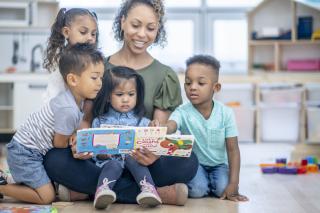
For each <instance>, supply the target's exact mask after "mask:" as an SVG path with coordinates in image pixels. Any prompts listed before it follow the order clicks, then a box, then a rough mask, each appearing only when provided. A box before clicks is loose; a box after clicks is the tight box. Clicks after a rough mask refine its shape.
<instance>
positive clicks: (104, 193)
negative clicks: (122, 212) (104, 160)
mask: <svg viewBox="0 0 320 213" xmlns="http://www.w3.org/2000/svg"><path fill="white" fill-rule="evenodd" d="M114 181H115V180H113V181H108V178H105V179H104V180H103V184H102V185H101V186H99V188H98V189H97V191H96V194H95V196H94V202H93V206H94V207H95V208H96V209H105V208H107V207H108V205H109V204H111V203H114V202H115V201H116V198H117V196H116V193H115V192H114V191H112V190H111V189H110V188H109V183H111V182H114Z"/></svg>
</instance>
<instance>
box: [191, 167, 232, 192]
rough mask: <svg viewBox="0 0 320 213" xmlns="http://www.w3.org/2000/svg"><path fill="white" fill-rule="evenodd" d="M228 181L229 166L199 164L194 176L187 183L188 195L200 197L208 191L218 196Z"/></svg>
mask: <svg viewBox="0 0 320 213" xmlns="http://www.w3.org/2000/svg"><path fill="white" fill-rule="evenodd" d="M228 183H229V167H228V166H227V165H226V164H219V165H217V166H213V167H212V166H203V165H199V167H198V170H197V174H196V176H195V177H194V178H193V179H192V180H191V181H190V182H189V183H188V184H187V185H188V188H189V197H193V198H200V197H204V196H207V195H209V194H210V193H211V194H212V195H214V196H216V197H220V196H221V195H222V193H223V192H224V190H225V188H226V187H227V185H228Z"/></svg>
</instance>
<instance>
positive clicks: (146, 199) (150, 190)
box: [137, 177, 162, 207]
mask: <svg viewBox="0 0 320 213" xmlns="http://www.w3.org/2000/svg"><path fill="white" fill-rule="evenodd" d="M140 185H141V193H140V194H138V196H137V203H138V204H139V205H143V206H150V207H155V206H158V205H160V204H162V201H161V198H160V196H159V194H158V192H157V190H156V188H155V186H154V185H152V184H150V183H149V182H147V181H146V177H144V179H143V180H141V181H140Z"/></svg>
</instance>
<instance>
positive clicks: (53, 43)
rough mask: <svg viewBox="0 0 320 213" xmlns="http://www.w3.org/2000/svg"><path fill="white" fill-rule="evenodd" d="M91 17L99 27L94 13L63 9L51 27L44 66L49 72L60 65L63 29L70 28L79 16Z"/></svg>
mask: <svg viewBox="0 0 320 213" xmlns="http://www.w3.org/2000/svg"><path fill="white" fill-rule="evenodd" d="M85 15H87V16H90V17H92V18H93V19H94V20H95V22H96V24H97V26H98V18H97V15H96V14H95V13H94V12H91V11H89V10H88V9H84V8H72V9H69V10H67V9H66V8H61V9H60V10H59V12H58V15H57V17H56V20H55V22H54V23H53V25H52V27H51V35H50V37H49V39H48V47H47V50H46V55H45V59H44V62H43V66H44V67H45V68H46V69H47V70H48V71H49V72H51V71H54V69H55V68H56V67H57V65H58V61H59V58H60V54H61V52H62V51H63V50H64V48H65V47H66V46H65V41H66V39H65V37H64V36H63V34H62V28H63V27H65V26H70V25H71V23H72V22H73V21H74V19H75V17H77V16H85ZM96 37H97V38H96V45H97V44H98V37H99V30H98V29H97V33H96Z"/></svg>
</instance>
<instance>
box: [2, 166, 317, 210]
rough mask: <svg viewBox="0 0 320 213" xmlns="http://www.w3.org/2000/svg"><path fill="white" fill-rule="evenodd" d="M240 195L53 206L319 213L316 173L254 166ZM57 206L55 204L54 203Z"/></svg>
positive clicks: (243, 180) (243, 170)
mask: <svg viewBox="0 0 320 213" xmlns="http://www.w3.org/2000/svg"><path fill="white" fill-rule="evenodd" d="M240 181H241V183H240V191H241V193H243V194H245V195H247V196H248V197H249V199H250V201H249V202H245V203H235V202H231V201H225V200H219V199H216V198H203V199H189V200H188V202H187V204H186V205H185V206H184V207H177V206H167V205H163V206H160V207H157V208H154V209H149V208H141V207H139V206H138V205H127V204H113V205H111V206H110V207H109V208H108V209H106V210H105V211H95V209H94V208H93V207H92V202H89V201H86V202H75V203H68V204H70V205H63V206H61V204H63V203H60V205H56V204H54V206H55V207H57V209H58V212H63V213H65V212H66V213H67V212H77V213H80V212H88V213H89V212H121V213H126V212H152V213H167V212H170V213H180V212H181V213H182V212H183V213H191V212H196V213H206V212H208V213H209V212H210V213H214V212H217V213H224V212H226V213H233V212H245V213H247V212H249V213H250V212H253V213H273V212H275V213H303V212H305V213H319V212H320V202H319V201H320V173H317V174H306V175H279V174H276V175H263V174H261V173H260V170H259V168H258V167H257V166H243V167H242V168H241V179H240ZM57 204H59V203H57ZM6 206H16V207H21V206H27V205H26V204H22V203H18V202H16V201H14V200H12V199H9V198H7V197H5V199H4V200H0V212H2V211H1V209H3V208H4V207H6Z"/></svg>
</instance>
